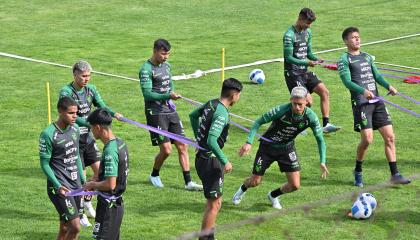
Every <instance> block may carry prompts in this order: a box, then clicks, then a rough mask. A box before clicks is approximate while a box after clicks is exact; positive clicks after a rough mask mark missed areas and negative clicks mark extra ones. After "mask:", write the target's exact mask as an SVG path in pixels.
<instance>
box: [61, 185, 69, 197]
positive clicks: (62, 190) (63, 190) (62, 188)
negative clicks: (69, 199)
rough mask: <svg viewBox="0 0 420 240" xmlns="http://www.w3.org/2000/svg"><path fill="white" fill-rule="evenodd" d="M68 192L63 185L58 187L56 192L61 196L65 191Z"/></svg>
mask: <svg viewBox="0 0 420 240" xmlns="http://www.w3.org/2000/svg"><path fill="white" fill-rule="evenodd" d="M69 192H70V190H69V189H68V188H66V187H64V186H61V187H60V188H59V189H58V193H59V194H61V195H63V196H66V193H69Z"/></svg>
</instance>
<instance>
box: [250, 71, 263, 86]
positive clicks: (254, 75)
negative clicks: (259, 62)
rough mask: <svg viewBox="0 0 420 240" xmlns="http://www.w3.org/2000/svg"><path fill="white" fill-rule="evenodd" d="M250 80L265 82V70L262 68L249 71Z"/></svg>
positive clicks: (258, 82) (259, 82)
mask: <svg viewBox="0 0 420 240" xmlns="http://www.w3.org/2000/svg"><path fill="white" fill-rule="evenodd" d="M249 80H251V82H252V83H257V84H263V83H264V81H265V75H264V72H263V70H261V69H254V70H252V71H251V72H250V73H249Z"/></svg>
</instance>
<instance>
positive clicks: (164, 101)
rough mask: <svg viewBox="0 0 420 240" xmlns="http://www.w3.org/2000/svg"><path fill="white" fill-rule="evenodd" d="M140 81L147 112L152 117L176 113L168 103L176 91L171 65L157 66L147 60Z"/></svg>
mask: <svg viewBox="0 0 420 240" xmlns="http://www.w3.org/2000/svg"><path fill="white" fill-rule="evenodd" d="M139 79H140V88H141V91H142V93H143V97H144V105H145V111H147V112H149V113H150V114H152V115H153V114H165V113H173V112H175V109H173V108H171V107H170V105H169V102H168V101H169V100H170V99H171V92H172V91H173V90H174V85H173V81H172V77H171V65H170V64H169V63H167V62H164V63H162V64H160V65H157V66H156V65H153V63H152V62H151V61H150V59H149V60H147V61H146V62H145V63H144V64H143V66H142V67H141V69H140V72H139Z"/></svg>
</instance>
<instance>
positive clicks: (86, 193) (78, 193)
mask: <svg viewBox="0 0 420 240" xmlns="http://www.w3.org/2000/svg"><path fill="white" fill-rule="evenodd" d="M91 195H99V196H101V197H103V198H105V199H108V200H116V199H118V198H120V197H116V196H109V195H107V194H104V193H101V192H100V191H84V190H83V188H79V189H77V190H74V191H71V192H69V193H66V196H68V197H75V196H91Z"/></svg>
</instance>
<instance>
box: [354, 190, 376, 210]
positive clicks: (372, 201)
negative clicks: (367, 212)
mask: <svg viewBox="0 0 420 240" xmlns="http://www.w3.org/2000/svg"><path fill="white" fill-rule="evenodd" d="M358 199H359V200H361V201H363V200H364V201H366V202H367V203H369V204H370V207H371V208H372V211H375V209H376V206H377V205H378V203H377V202H376V199H375V197H374V196H373V195H372V194H371V193H362V194H360V195H359V197H358Z"/></svg>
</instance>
